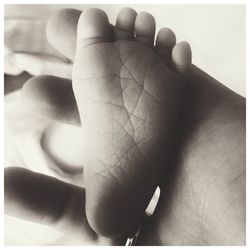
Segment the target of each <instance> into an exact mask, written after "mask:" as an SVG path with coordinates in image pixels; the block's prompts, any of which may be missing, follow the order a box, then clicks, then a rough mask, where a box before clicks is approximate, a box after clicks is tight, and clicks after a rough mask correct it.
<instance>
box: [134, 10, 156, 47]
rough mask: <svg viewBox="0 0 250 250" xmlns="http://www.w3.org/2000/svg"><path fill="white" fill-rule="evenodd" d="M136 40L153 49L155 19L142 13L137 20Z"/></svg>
mask: <svg viewBox="0 0 250 250" xmlns="http://www.w3.org/2000/svg"><path fill="white" fill-rule="evenodd" d="M135 33H136V38H135V40H136V41H138V42H142V43H144V44H145V45H147V46H149V47H152V46H153V45H154V36H155V19H154V17H153V16H152V15H151V14H149V13H147V12H141V13H139V14H138V15H137V17H136V20H135Z"/></svg>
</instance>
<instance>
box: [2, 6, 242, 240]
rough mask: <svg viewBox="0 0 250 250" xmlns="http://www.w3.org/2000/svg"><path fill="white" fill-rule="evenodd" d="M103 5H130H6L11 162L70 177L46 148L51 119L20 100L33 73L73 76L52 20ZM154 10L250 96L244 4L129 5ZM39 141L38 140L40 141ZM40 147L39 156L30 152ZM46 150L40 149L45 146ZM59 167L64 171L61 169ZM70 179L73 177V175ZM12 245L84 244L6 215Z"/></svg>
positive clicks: (211, 68)
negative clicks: (47, 157) (55, 166)
mask: <svg viewBox="0 0 250 250" xmlns="http://www.w3.org/2000/svg"><path fill="white" fill-rule="evenodd" d="M90 7H98V8H101V9H103V10H104V11H106V13H107V15H108V16H109V19H110V22H111V23H115V19H116V15H117V13H118V12H119V10H120V9H121V8H122V7H128V5H110V4H109V5H108V4H107V5H27V4H26V5H5V8H4V12H5V13H4V27H5V30H4V39H5V48H4V59H5V60H4V61H5V64H4V73H5V78H4V79H5V83H4V86H5V166H21V167H27V168H30V169H32V170H34V169H33V168H34V166H36V169H35V170H37V171H39V172H42V173H44V174H48V175H51V176H55V177H57V178H61V179H62V180H64V181H69V180H68V179H67V177H65V176H64V177H58V174H56V173H55V172H54V171H51V170H50V169H49V168H48V167H47V165H48V162H47V161H44V155H42V154H41V152H40V151H41V149H40V148H39V147H38V145H40V144H39V143H40V138H41V134H42V131H43V130H44V128H45V127H46V126H47V125H48V124H47V123H48V122H47V121H43V120H41V119H38V118H30V116H29V115H28V114H27V111H26V110H23V109H22V106H21V105H20V103H18V96H19V92H20V91H19V89H20V88H21V87H22V85H23V84H24V82H25V81H26V80H27V79H29V78H30V77H31V76H33V75H40V74H52V75H56V76H60V77H67V78H70V74H71V67H72V62H70V61H69V60H68V59H67V58H65V57H64V56H63V55H61V54H60V53H59V52H57V51H56V50H55V49H54V48H52V47H51V46H50V44H49V43H48V41H47V39H46V33H45V29H46V23H47V20H48V18H49V16H50V15H51V14H52V13H53V12H54V11H55V10H57V9H61V8H77V9H81V10H83V11H84V9H86V8H90ZM129 7H132V8H134V9H135V10H136V11H137V12H140V11H148V12H150V13H151V14H152V15H154V17H155V19H156V24H157V27H156V32H157V31H158V30H159V29H161V28H162V27H169V28H171V29H172V30H173V31H174V32H175V33H176V37H177V41H182V40H186V41H188V42H189V43H190V44H191V47H192V52H193V63H194V64H195V65H196V66H198V67H200V68H201V69H202V70H204V71H205V72H207V73H208V74H210V75H211V76H213V77H214V78H215V79H217V80H218V81H220V82H222V83H223V84H224V85H226V86H227V87H229V88H230V89H232V90H234V91H235V92H237V93H238V94H240V95H243V96H245V75H246V65H245V56H246V49H245V47H246V44H245V40H246V38H245V36H246V27H245V25H246V24H245V18H246V17H245V6H244V5H129ZM35 141H36V142H35ZM30 148H33V151H34V152H35V151H37V154H35V155H34V156H33V159H28V158H29V156H28V154H27V152H30ZM39 150H40V151H39ZM57 172H58V171H57ZM69 182H70V181H69ZM5 244H6V245H78V244H82V243H81V242H78V241H77V240H76V239H74V238H72V237H71V236H65V235H62V234H61V233H59V232H56V231H54V230H52V229H51V228H48V227H46V226H42V225H37V224H34V223H30V222H26V221H22V220H19V219H16V218H13V217H10V216H5Z"/></svg>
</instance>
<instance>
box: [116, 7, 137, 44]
mask: <svg viewBox="0 0 250 250" xmlns="http://www.w3.org/2000/svg"><path fill="white" fill-rule="evenodd" d="M136 16H137V13H136V11H135V10H134V9H132V8H123V9H121V10H120V12H119V13H118V15H117V19H116V25H115V31H114V40H133V39H134V28H135V18H136Z"/></svg>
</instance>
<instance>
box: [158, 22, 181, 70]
mask: <svg viewBox="0 0 250 250" xmlns="http://www.w3.org/2000/svg"><path fill="white" fill-rule="evenodd" d="M175 44H176V37H175V33H174V32H173V31H172V30H171V29H169V28H166V27H165V28H162V29H161V30H160V31H159V32H158V34H157V38H156V51H157V53H158V55H159V56H160V57H161V58H162V59H163V60H164V62H165V63H166V64H167V65H168V66H170V65H171V54H172V49H173V47H174V46H175Z"/></svg>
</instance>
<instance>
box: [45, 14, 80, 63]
mask: <svg viewBox="0 0 250 250" xmlns="http://www.w3.org/2000/svg"><path fill="white" fill-rule="evenodd" d="M81 13H82V11H80V10H76V9H62V10H58V11H55V12H54V13H53V15H52V16H51V17H50V18H49V20H48V22H47V27H46V35H47V39H48V41H49V42H50V43H51V45H52V46H53V47H54V48H55V49H57V50H58V51H59V52H61V53H62V54H63V55H65V56H66V57H67V58H69V59H71V60H73V59H74V55H75V47H76V29H77V23H78V19H79V17H80V15H81Z"/></svg>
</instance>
